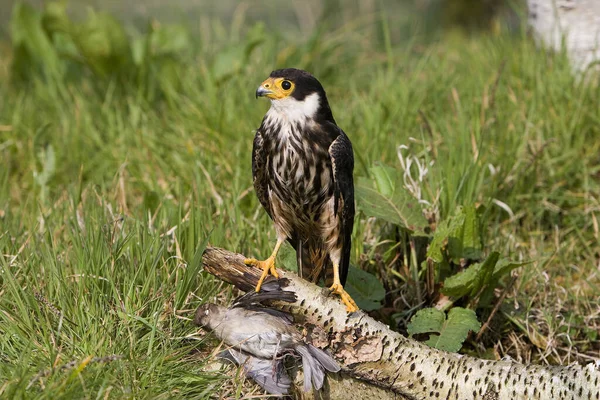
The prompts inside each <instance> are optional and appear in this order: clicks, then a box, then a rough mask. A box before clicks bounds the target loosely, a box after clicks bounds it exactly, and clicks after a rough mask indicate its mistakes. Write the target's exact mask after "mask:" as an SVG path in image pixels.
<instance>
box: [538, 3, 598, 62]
mask: <svg viewBox="0 0 600 400" xmlns="http://www.w3.org/2000/svg"><path fill="white" fill-rule="evenodd" d="M527 5H528V7H529V25H530V26H531V28H532V30H533V33H534V35H535V38H536V40H537V41H538V43H540V42H541V44H543V45H545V46H546V47H548V48H551V49H553V50H556V51H559V50H561V49H562V46H563V43H564V45H565V46H566V50H567V54H568V56H569V60H570V62H571V65H572V67H573V69H574V70H575V71H584V70H586V69H587V68H589V67H591V66H593V67H594V68H595V69H598V66H597V63H598V61H599V60H600V46H599V44H600V0H527Z"/></svg>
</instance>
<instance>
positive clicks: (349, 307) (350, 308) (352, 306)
mask: <svg viewBox="0 0 600 400" xmlns="http://www.w3.org/2000/svg"><path fill="white" fill-rule="evenodd" d="M329 290H330V291H331V293H336V294H338V295H339V296H340V297H341V298H342V303H344V305H345V306H346V312H348V313H353V312H356V311H358V306H357V305H356V303H355V302H354V300H352V297H350V295H349V294H348V292H346V291H345V290H344V287H343V286H342V285H340V284H339V283H334V284H333V285H331V287H330V288H329Z"/></svg>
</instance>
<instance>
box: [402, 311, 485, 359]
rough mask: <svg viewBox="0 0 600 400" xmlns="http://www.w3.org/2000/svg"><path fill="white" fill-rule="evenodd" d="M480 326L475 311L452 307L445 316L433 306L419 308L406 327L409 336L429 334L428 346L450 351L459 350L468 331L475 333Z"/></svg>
mask: <svg viewBox="0 0 600 400" xmlns="http://www.w3.org/2000/svg"><path fill="white" fill-rule="evenodd" d="M480 328H481V324H480V323H479V321H477V315H475V311H473V310H469V309H466V308H462V307H454V308H452V309H451V310H450V311H449V312H448V315H447V316H446V313H445V312H443V311H441V310H438V309H435V308H425V309H423V310H419V311H418V312H417V313H416V314H415V315H414V317H413V318H412V320H411V321H410V323H409V324H408V327H407V329H408V333H409V334H410V336H411V337H412V336H413V335H418V334H430V336H429V340H427V341H426V342H425V343H427V345H428V346H431V347H434V348H436V349H440V350H446V351H451V352H457V351H459V350H460V348H461V347H462V344H463V342H464V341H465V339H466V338H467V335H468V334H469V331H473V332H475V333H477V332H478V331H479V329H480Z"/></svg>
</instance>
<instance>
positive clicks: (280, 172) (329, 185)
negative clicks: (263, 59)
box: [245, 68, 358, 312]
mask: <svg viewBox="0 0 600 400" xmlns="http://www.w3.org/2000/svg"><path fill="white" fill-rule="evenodd" d="M256 97H267V98H268V99H270V100H271V108H270V109H269V111H268V112H267V114H266V115H265V117H264V118H263V120H262V124H261V125H260V128H258V130H257V131H256V136H255V137H254V146H253V152H252V176H253V178H254V188H255V190H256V194H257V195H258V199H259V200H260V203H261V204H262V206H263V207H264V208H265V210H266V211H267V213H268V214H269V216H270V217H271V219H272V220H273V222H274V223H275V230H276V232H277V244H276V245H275V248H274V250H273V253H272V254H271V256H270V257H269V258H267V259H266V260H264V261H259V260H256V259H247V260H246V261H245V262H246V264H248V265H254V266H256V267H259V268H261V269H262V270H263V273H262V276H261V278H260V280H259V282H258V285H257V286H256V291H257V292H258V291H259V290H260V287H261V284H262V282H263V281H264V279H265V278H266V277H267V275H268V274H269V273H271V274H272V275H274V276H275V277H278V274H277V271H276V270H275V258H276V256H277V252H278V251H279V248H280V247H281V245H282V244H283V242H285V241H286V240H288V241H289V242H290V244H291V245H292V246H293V247H294V249H295V250H296V259H297V261H298V272H299V274H300V276H301V277H302V278H304V279H307V280H309V281H312V282H315V283H316V282H318V281H319V279H321V278H324V280H325V283H326V284H327V285H331V286H330V290H331V291H332V292H334V293H337V294H339V295H340V296H341V298H342V301H343V302H344V304H345V305H346V308H347V310H348V312H354V311H357V310H358V307H357V306H356V303H355V302H354V300H352V298H351V297H350V296H349V295H348V293H347V292H346V291H345V290H344V287H343V285H344V284H345V283H346V277H347V274H348V264H349V262H350V240H351V234H352V226H353V224H354V183H353V178H352V170H353V168H354V156H353V153H352V144H351V143H350V140H349V139H348V137H347V136H346V134H345V133H344V131H342V130H341V129H340V128H339V127H338V126H337V125H336V123H335V120H334V119H333V114H332V113H331V108H329V102H328V101H327V96H326V95H325V90H324V89H323V86H321V83H320V82H319V81H318V80H317V79H316V78H315V77H314V76H312V75H311V74H309V73H308V72H306V71H302V70H298V69H293V68H288V69H281V70H277V71H273V72H272V73H271V75H270V76H269V78H268V79H267V80H265V81H264V82H263V83H262V84H261V85H260V87H259V88H258V89H257V90H256Z"/></svg>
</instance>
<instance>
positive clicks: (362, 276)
mask: <svg viewBox="0 0 600 400" xmlns="http://www.w3.org/2000/svg"><path fill="white" fill-rule="evenodd" d="M344 289H346V291H347V292H348V294H349V295H350V297H352V298H353V299H354V301H355V302H356V304H357V305H358V307H359V308H360V309H361V310H364V311H373V310H377V309H379V308H381V300H383V298H384V297H385V288H384V287H383V284H382V283H381V281H380V280H379V279H378V278H377V277H376V276H375V275H373V274H370V273H368V272H367V271H364V270H362V269H360V268H356V267H354V266H352V265H351V266H350V269H349V271H348V279H347V281H346V284H345V285H344Z"/></svg>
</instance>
